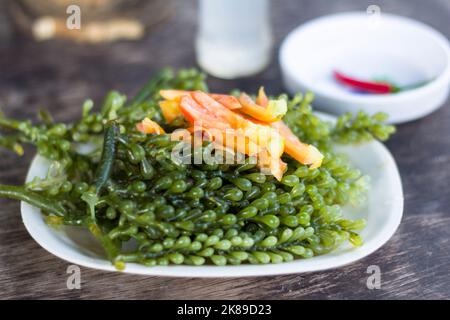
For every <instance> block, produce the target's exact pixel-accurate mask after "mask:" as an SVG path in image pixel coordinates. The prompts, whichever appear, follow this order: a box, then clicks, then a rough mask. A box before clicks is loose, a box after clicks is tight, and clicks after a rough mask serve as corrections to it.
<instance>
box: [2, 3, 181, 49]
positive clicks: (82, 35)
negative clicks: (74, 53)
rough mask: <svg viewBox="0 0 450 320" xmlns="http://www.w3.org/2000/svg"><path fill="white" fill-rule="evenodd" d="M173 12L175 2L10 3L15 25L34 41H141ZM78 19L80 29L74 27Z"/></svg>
mask: <svg viewBox="0 0 450 320" xmlns="http://www.w3.org/2000/svg"><path fill="white" fill-rule="evenodd" d="M76 6H78V8H79V12H77V7H76ZM173 9H174V7H173V1H172V0H40V1H35V0H16V1H10V10H11V14H12V18H13V19H12V20H13V23H14V24H15V26H16V27H17V28H18V29H19V30H20V31H23V32H25V33H27V34H31V35H32V36H33V37H34V39H36V40H47V39H52V38H67V39H72V40H76V41H80V42H91V43H98V42H108V41H115V40H119V39H139V38H141V37H142V36H143V35H144V32H145V29H146V28H148V27H151V26H153V25H155V24H157V23H159V22H160V21H162V20H163V19H165V18H166V17H167V16H168V15H170V13H171V12H172V11H173ZM77 14H79V17H77V16H76V15H77ZM68 19H69V20H68ZM77 19H78V21H80V26H79V27H76V25H74V24H73V23H74V22H76V20H77ZM70 25H72V28H71V27H70Z"/></svg>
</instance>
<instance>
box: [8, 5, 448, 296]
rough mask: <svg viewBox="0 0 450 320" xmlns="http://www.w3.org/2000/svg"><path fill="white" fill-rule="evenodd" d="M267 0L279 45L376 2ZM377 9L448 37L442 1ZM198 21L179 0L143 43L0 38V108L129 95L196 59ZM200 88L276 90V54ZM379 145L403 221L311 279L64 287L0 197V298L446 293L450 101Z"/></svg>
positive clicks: (11, 176)
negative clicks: (395, 184)
mask: <svg viewBox="0 0 450 320" xmlns="http://www.w3.org/2000/svg"><path fill="white" fill-rule="evenodd" d="M374 2H375V1H374ZM273 3H274V6H273V26H274V35H275V40H276V44H277V45H278V44H279V43H280V41H281V39H282V38H283V37H284V36H285V35H286V34H287V33H288V32H289V31H290V30H292V29H293V28H294V27H295V26H297V25H299V24H300V23H303V22H305V21H306V20H308V19H311V18H313V17H316V16H319V15H323V14H328V13H332V12H340V11H347V10H359V11H364V10H365V9H366V8H367V6H368V5H369V4H372V3H373V2H372V1H361V0H335V1H328V0H302V1H295V0H291V1H281V0H274V1H273ZM376 4H378V5H379V6H380V7H381V10H382V12H392V13H397V14H401V15H405V16H410V17H413V18H416V19H418V20H421V21H423V22H425V23H428V24H430V25H431V26H433V27H435V28H437V29H438V30H440V31H441V32H443V33H444V34H445V35H446V36H447V37H450V27H449V21H450V1H448V0H433V1H422V0H385V1H376ZM0 20H1V19H0ZM195 21H196V7H195V2H194V1H193V0H190V1H185V0H183V1H178V3H177V11H176V13H175V16H173V17H172V18H170V20H168V21H166V23H164V24H161V25H159V26H157V27H156V28H155V29H154V30H153V32H152V33H151V34H149V35H148V36H146V38H145V39H144V40H143V41H141V42H119V43H115V44H107V45H100V46H88V45H80V44H74V43H67V42H59V41H50V42H45V43H33V42H30V41H26V40H19V39H17V38H16V39H12V38H11V37H8V36H7V35H5V33H4V34H3V39H2V40H1V42H0V105H1V107H2V109H3V111H4V112H5V113H7V114H8V115H11V116H15V117H20V118H27V117H31V118H35V117H36V111H37V109H38V108H40V107H46V108H48V109H50V110H51V112H53V114H54V115H55V118H56V119H57V120H65V121H70V120H72V119H75V118H76V117H78V116H79V113H80V105H81V103H82V101H83V100H84V99H85V98H87V97H91V98H93V99H94V100H95V101H97V102H99V101H100V100H101V98H102V95H103V94H104V93H105V92H106V91H107V90H109V89H111V88H114V89H117V90H120V91H123V92H125V93H127V94H132V93H134V92H135V91H136V90H137V88H138V87H139V86H140V85H141V84H142V83H144V82H145V81H146V79H147V78H148V77H150V76H151V75H152V74H153V73H154V72H155V71H156V70H158V69H159V68H161V67H163V66H167V65H169V66H174V67H184V66H194V65H195V56H194V48H193V40H194V35H195ZM3 27H4V26H1V25H0V28H3ZM1 34H2V33H1V32H0V35H1ZM418 45H420V44H418ZM274 57H275V55H274ZM209 84H210V87H211V89H213V90H216V91H228V90H230V89H232V88H236V87H238V88H241V89H245V90H249V91H254V90H256V89H257V88H258V86H260V85H264V86H265V87H266V89H267V91H268V92H271V93H278V92H281V91H282V90H283V87H282V83H281V82H280V72H279V69H278V66H277V62H276V59H275V58H274V59H273V63H272V65H271V66H270V67H269V68H268V69H267V70H266V71H264V72H263V73H261V74H259V75H257V76H254V77H251V78H246V79H240V80H233V81H223V80H219V79H210V81H209ZM387 146H388V148H389V149H390V150H391V152H392V153H393V155H394V157H395V159H396V161H397V163H398V166H399V169H400V173H401V176H402V180H403V187H404V193H405V199H404V200H405V210H404V217H403V221H402V223H401V225H400V228H399V229H398V231H397V232H396V233H395V235H394V237H393V238H392V239H391V240H390V241H389V242H388V243H387V244H386V245H384V246H383V247H382V248H381V249H379V250H378V251H377V252H375V253H373V254H372V255H370V256H368V257H366V258H365V259H363V260H361V261H358V262H356V263H353V264H351V265H349V266H346V267H343V268H339V269H334V270H329V271H323V272H314V273H308V274H298V275H287V276H271V277H261V278H240V279H237V278H236V279H233V278H231V279H220V278H217V279H182V278H167V277H146V276H136V275H127V274H120V273H108V272H101V271H97V270H93V269H88V268H84V267H82V268H81V280H82V282H81V289H80V290H68V289H67V287H66V280H67V276H68V274H67V273H66V269H67V267H68V265H69V264H68V263H67V262H65V261H63V260H61V259H59V258H57V257H55V256H53V255H51V254H50V253H48V252H46V251H45V250H44V249H42V248H41V247H40V246H39V245H38V244H37V243H36V242H34V241H33V240H32V239H31V237H30V236H29V235H28V233H27V231H26V230H25V228H24V226H23V224H22V222H21V218H20V211H19V203H18V202H15V201H9V200H4V199H0V288H1V289H0V298H3V299H11V298H51V299H53V298H67V299H77V298H106V299H119V298H125V299H183V298H184V299H187V298H192V299H201V298H204V299H216V298H225V299H233V298H234V299H373V298H376V299H402V298H406V299H417V298H425V299H431V298H439V299H440V298H447V299H449V298H450V276H449V274H450V272H449V271H450V268H449V263H450V209H449V206H450V193H449V181H450V105H449V103H448V102H447V104H446V105H445V106H443V107H442V108H441V109H440V110H439V111H437V112H435V113H434V114H432V115H430V116H428V117H426V118H424V119H421V120H418V121H414V122H411V123H408V124H404V125H400V126H399V127H398V133H397V134H396V135H395V136H394V137H393V138H392V139H391V140H390V141H389V142H388V143H387ZM27 151H29V152H28V153H27V154H26V155H25V156H23V157H22V158H19V159H18V158H17V157H16V156H14V155H12V154H10V153H7V152H3V151H2V153H1V160H0V179H1V180H0V181H1V183H8V184H19V183H21V182H22V181H23V180H24V177H25V174H26V171H27V167H28V164H29V162H30V159H31V157H32V155H33V150H31V149H30V150H27ZM370 265H377V266H379V267H380V269H381V281H382V282H381V289H379V290H376V289H375V290H369V289H368V288H367V286H366V281H367V277H368V276H369V274H367V272H366V271H367V268H368V266H370Z"/></svg>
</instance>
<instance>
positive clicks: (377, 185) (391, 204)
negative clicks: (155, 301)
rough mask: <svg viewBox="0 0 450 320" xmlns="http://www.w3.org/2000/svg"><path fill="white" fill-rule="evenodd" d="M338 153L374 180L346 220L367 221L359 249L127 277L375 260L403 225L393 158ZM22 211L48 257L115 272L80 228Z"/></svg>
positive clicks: (132, 269)
mask: <svg viewBox="0 0 450 320" xmlns="http://www.w3.org/2000/svg"><path fill="white" fill-rule="evenodd" d="M321 116H322V117H324V118H327V119H333V118H330V117H329V116H326V115H321ZM340 151H342V152H343V153H345V154H347V155H348V157H349V159H350V160H351V162H352V163H353V164H354V165H355V166H356V167H358V168H359V169H361V171H362V172H363V173H364V174H366V175H368V176H369V177H370V179H371V189H370V192H369V194H368V201H367V203H366V205H365V206H363V207H361V208H348V210H346V216H348V217H353V218H355V217H364V218H366V219H367V227H366V228H365V229H364V230H363V232H362V233H361V235H362V237H363V238H364V241H365V242H364V244H363V245H362V246H361V247H359V248H352V247H351V246H343V247H341V248H340V249H338V250H336V251H334V252H332V253H329V254H326V255H322V256H317V257H313V258H311V259H307V260H295V261H292V262H286V263H280V264H267V265H240V266H224V267H218V266H213V265H208V266H167V267H145V266H143V265H139V264H135V263H128V264H127V266H126V269H125V270H124V271H123V272H126V273H135V274H145V275H160V276H175V277H243V276H267V275H276V274H288V273H300V272H309V271H318V270H324V269H331V268H336V267H339V266H343V265H346V264H349V263H352V262H354V261H356V260H358V259H361V258H363V257H365V256H367V255H369V254H371V253H372V252H374V251H375V250H377V249H378V248H380V247H381V246H382V245H383V244H384V243H386V242H387V241H388V240H389V238H390V237H391V236H392V235H393V234H394V232H395V230H396V229H397V227H398V225H399V224H400V220H401V217H402V213H403V191H402V184H401V180H400V176H399V173H398V170H397V166H396V164H395V161H394V159H393V158H392V155H391V154H390V152H389V151H388V150H387V149H386V147H384V146H383V145H382V144H381V143H379V142H375V141H374V142H370V143H366V144H363V145H359V146H345V147H340ZM47 168H48V162H47V160H45V159H44V158H42V157H39V156H38V157H36V158H35V159H34V160H33V162H32V163H31V166H30V169H29V171H28V175H27V181H30V180H31V179H32V178H33V177H35V176H39V177H43V176H45V174H46V173H47ZM21 210H22V219H23V223H24V224H25V227H26V229H27V230H28V232H29V233H30V235H31V236H32V237H33V238H34V239H35V240H36V242H37V243H39V244H40V245H41V246H42V247H43V248H44V249H46V250H47V251H48V252H50V253H52V254H54V255H55V256H57V257H60V258H61V259H64V260H67V261H69V262H71V263H75V264H78V265H82V266H86V267H90V268H95V269H101V270H107V271H116V269H115V268H114V267H113V266H112V265H111V263H110V262H109V261H108V260H106V259H105V258H104V257H103V255H102V249H101V248H100V246H99V245H98V243H97V242H96V240H95V239H94V238H93V237H92V236H91V235H90V233H89V232H88V231H86V230H83V229H81V228H76V227H65V228H62V229H61V230H58V231H57V230H55V229H53V228H50V227H49V226H48V225H47V224H46V223H45V221H44V219H43V217H42V215H41V213H40V211H39V209H37V208H34V207H32V206H30V205H29V204H27V203H24V202H22V203H21Z"/></svg>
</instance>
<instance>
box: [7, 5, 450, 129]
mask: <svg viewBox="0 0 450 320" xmlns="http://www.w3.org/2000/svg"><path fill="white" fill-rule="evenodd" d="M252 1H253V0H252ZM256 1H261V3H262V2H265V1H264V0H256ZM267 3H269V1H267ZM69 4H79V6H80V8H81V22H82V28H81V30H82V31H84V30H85V29H89V28H88V26H89V24H91V26H90V29H89V30H90V35H89V34H88V35H86V34H84V35H82V34H81V35H80V32H78V31H77V30H67V28H64V27H63V29H65V30H63V31H61V30H60V31H55V32H54V36H55V38H53V39H49V40H45V41H43V40H42V39H41V40H40V41H37V40H35V38H36V37H37V38H38V39H39V37H41V38H45V37H48V36H49V30H48V29H49V25H48V24H49V21H48V18H49V17H50V18H52V19H54V21H56V22H53V23H55V24H56V25H57V26H56V27H54V28H56V29H57V30H59V29H60V28H61V26H60V25H59V26H58V24H60V23H62V22H64V21H65V19H66V18H67V17H68V16H69V15H70V14H68V13H66V8H67V6H68V5H69ZM373 4H376V5H378V6H379V7H380V8H381V10H382V11H383V12H389V13H395V14H399V15H403V16H408V17H412V18H415V19H418V20H420V21H423V22H425V23H427V24H429V25H431V26H432V27H435V28H436V29H438V30H440V31H441V32H442V33H444V34H445V35H446V36H447V37H450V28H449V24H448V21H449V16H450V1H449V0H429V1H422V0H384V1H381V0H380V1H373V0H333V1H329V0H272V1H271V2H270V7H269V8H268V11H269V16H268V19H269V26H270V28H271V34H272V40H273V50H272V51H271V55H270V61H269V64H268V67H267V68H265V69H264V70H263V71H262V72H259V73H257V74H256V75H254V76H251V77H244V78H239V79H235V80H231V81H224V80H219V79H216V78H210V82H209V84H210V87H211V90H217V91H228V90H230V89H233V88H236V87H239V88H240V89H243V90H249V91H254V90H256V89H257V88H258V87H259V86H260V85H264V86H266V89H267V91H268V92H269V93H279V92H281V91H283V87H282V83H281V81H280V73H279V67H278V62H277V50H278V47H279V44H280V42H281V41H282V39H283V38H284V37H285V36H286V35H287V34H288V33H289V31H291V30H292V29H294V28H295V27H297V26H298V25H300V24H302V23H304V22H305V21H307V20H310V19H312V18H315V17H318V16H321V15H325V14H330V13H334V12H344V11H361V12H365V11H366V9H367V7H368V6H369V5H373ZM42 18H44V19H42ZM39 19H40V20H41V21H40V22H41V24H40V25H39V23H37V22H39V21H38V20H39ZM236 19H237V21H238V19H239V20H242V19H243V17H242V16H240V15H239V12H237V13H236ZM249 19H255V17H249ZM61 21H62V22H61ZM46 23H47V24H46ZM96 23H97V24H96ZM241 23H242V22H241ZM92 24H94V26H92ZM99 25H100V27H99ZM33 28H34V29H35V30H34V31H36V30H38V31H39V30H40V33H39V32H38V36H36V34H35V36H34V37H33ZM39 28H40V29H39ZM102 28H103V29H102ZM50 29H51V23H50ZM197 30H198V2H197V1H196V0H182V1H181V0H170V1H168V0H149V1H145V0H132V1H122V0H81V1H75V0H73V1H69V0H67V1H65V0H41V1H32V0H16V1H8V0H1V1H0V105H1V106H2V108H4V109H5V108H6V109H8V110H14V113H16V112H18V111H19V110H20V113H21V114H22V115H21V116H30V117H33V113H34V110H33V108H31V107H30V106H34V107H36V108H37V107H46V108H49V109H50V110H51V111H52V112H55V116H56V118H58V119H61V120H64V119H72V118H73V117H75V116H77V115H78V106H79V105H80V104H81V102H82V101H83V100H84V99H85V98H87V97H90V98H93V99H94V100H95V101H99V99H100V98H101V97H102V95H103V94H104V93H105V92H106V91H107V90H109V89H117V90H120V91H123V92H125V93H126V94H132V93H134V92H135V91H136V90H138V88H139V86H140V85H141V84H142V83H144V82H145V81H146V80H147V79H148V78H150V77H151V76H152V74H153V73H154V72H155V71H157V70H158V69H160V68H161V67H164V66H172V67H175V68H179V67H192V66H196V65H197V62H196V56H195V39H196V34H197ZM50 34H51V32H50ZM127 38H128V39H127ZM131 39H132V40H131ZM111 40H117V41H111ZM25 106H27V108H25Z"/></svg>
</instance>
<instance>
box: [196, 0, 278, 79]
mask: <svg viewBox="0 0 450 320" xmlns="http://www.w3.org/2000/svg"><path fill="white" fill-rule="evenodd" d="M269 10H270V0H199V25H198V35H197V41H196V50H197V62H198V64H199V65H200V67H201V68H203V69H204V70H205V71H206V72H208V73H210V74H211V75H213V76H216V77H219V78H224V79H233V78H238V77H244V76H249V75H252V74H255V73H257V72H259V71H262V70H263V69H264V68H265V67H266V66H267V64H268V63H269V61H270V56H271V49H272V34H271V28H270V20H269V19H270V13H269Z"/></svg>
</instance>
